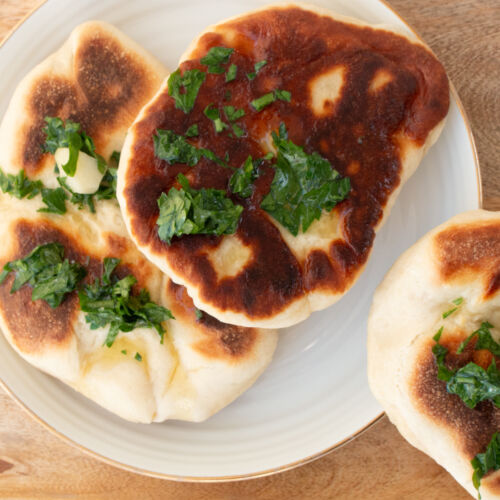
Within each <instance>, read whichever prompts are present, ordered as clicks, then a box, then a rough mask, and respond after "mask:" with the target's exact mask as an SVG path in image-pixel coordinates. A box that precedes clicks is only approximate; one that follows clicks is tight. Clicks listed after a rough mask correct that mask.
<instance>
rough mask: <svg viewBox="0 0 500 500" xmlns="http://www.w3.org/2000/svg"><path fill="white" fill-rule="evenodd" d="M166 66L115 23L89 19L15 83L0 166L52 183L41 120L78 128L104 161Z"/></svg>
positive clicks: (2, 132)
mask: <svg viewBox="0 0 500 500" xmlns="http://www.w3.org/2000/svg"><path fill="white" fill-rule="evenodd" d="M167 75H168V72H167V70H166V68H165V67H164V66H163V65H162V64H161V63H160V62H159V61H157V60H156V59H155V58H154V57H153V56H151V54H149V53H148V52H147V51H145V50H144V49H143V48H142V47H140V46H139V45H138V44H137V43H135V42H134V41H133V40H131V39H130V38H128V37H127V36H126V35H124V34H123V33H122V32H121V31H120V30H118V29H117V28H115V27H114V26H112V25H110V24H108V23H105V22H101V21H89V22H86V23H84V24H81V25H79V26H78V27H76V28H75V29H74V30H73V31H72V32H71V35H70V37H69V38H68V40H67V41H66V43H64V45H62V47H61V48H60V49H59V50H57V51H56V52H55V53H54V54H52V55H51V56H49V57H48V58H47V59H45V60H44V61H43V62H41V63H40V64H39V65H38V66H36V67H35V68H34V69H33V70H31V71H30V72H29V73H28V74H27V75H26V76H25V77H24V78H23V80H22V81H21V82H20V83H19V85H18V87H17V88H16V91H15V92H14V95H13V96H12V99H11V101H10V103H9V107H8V109H7V111H6V113H5V115H4V118H3V121H2V125H1V127H0V166H1V168H2V170H3V171H4V172H7V173H12V174H17V173H18V171H19V170H20V169H24V170H25V172H26V175H27V176H28V177H29V178H32V179H40V180H42V181H43V183H44V184H45V185H46V186H47V187H51V188H55V187H58V186H59V185H58V184H57V181H56V179H55V176H54V174H53V168H54V158H53V156H52V155H51V154H49V153H44V151H43V149H42V145H43V144H44V142H45V134H44V132H43V128H44V127H45V125H46V123H45V121H44V119H45V117H46V116H54V117H55V116H57V117H59V118H62V119H63V120H67V119H69V120H71V121H73V122H77V123H79V124H81V126H82V130H84V131H85V132H86V133H87V134H88V135H89V136H90V137H92V139H93V140H94V143H95V146H96V151H97V152H98V153H99V154H100V155H102V156H103V157H104V158H105V159H106V160H107V159H108V158H109V157H110V156H111V154H112V153H113V151H120V150H121V148H122V145H123V141H124V138H125V134H126V132H127V129H128V127H129V126H130V124H131V123H132V122H133V120H134V119H135V117H136V115H137V113H138V112H139V111H140V109H141V108H142V106H143V105H144V104H145V103H146V102H147V101H148V100H149V99H150V98H151V97H152V96H153V95H154V94H155V92H156V91H157V90H158V88H159V86H160V84H161V82H162V81H163V79H164V78H165V77H166V76H167Z"/></svg>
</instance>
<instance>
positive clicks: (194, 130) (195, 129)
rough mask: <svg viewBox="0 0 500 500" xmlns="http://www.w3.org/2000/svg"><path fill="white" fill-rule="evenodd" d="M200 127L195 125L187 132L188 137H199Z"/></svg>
mask: <svg viewBox="0 0 500 500" xmlns="http://www.w3.org/2000/svg"><path fill="white" fill-rule="evenodd" d="M199 133H200V132H199V131H198V125H197V124H196V123H195V124H193V125H191V126H190V127H189V128H188V129H187V130H186V137H198V135H199Z"/></svg>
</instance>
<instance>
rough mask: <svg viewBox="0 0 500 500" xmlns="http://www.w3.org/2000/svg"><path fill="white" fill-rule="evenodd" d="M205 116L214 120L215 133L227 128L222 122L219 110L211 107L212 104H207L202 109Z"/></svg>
mask: <svg viewBox="0 0 500 500" xmlns="http://www.w3.org/2000/svg"><path fill="white" fill-rule="evenodd" d="M203 113H204V114H205V116H206V117H207V118H208V119H209V120H212V121H213V122H214V127H215V131H216V132H217V133H219V132H222V131H223V130H224V129H226V128H228V125H227V124H226V123H224V122H223V121H222V120H221V118H220V113H219V110H218V109H217V108H215V107H213V104H209V105H208V106H207V107H206V108H205V110H204V111H203Z"/></svg>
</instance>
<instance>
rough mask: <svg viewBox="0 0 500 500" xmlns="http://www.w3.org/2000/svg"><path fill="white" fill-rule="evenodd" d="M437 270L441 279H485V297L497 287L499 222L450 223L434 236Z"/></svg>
mask: <svg viewBox="0 0 500 500" xmlns="http://www.w3.org/2000/svg"><path fill="white" fill-rule="evenodd" d="M435 245H436V249H437V252H438V255H439V263H440V273H441V277H442V279H443V280H444V281H454V280H460V279H467V278H468V277H469V276H471V275H474V276H477V275H478V274H479V275H482V276H484V277H485V278H486V282H485V296H484V298H485V299H487V298H490V297H492V296H493V295H494V294H495V293H497V291H498V289H499V288H500V224H499V223H498V222H485V223H477V224H471V225H466V226H452V227H450V228H448V229H446V230H444V231H441V232H440V233H439V234H438V235H437V236H436V238H435Z"/></svg>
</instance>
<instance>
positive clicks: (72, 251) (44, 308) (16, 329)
mask: <svg viewBox="0 0 500 500" xmlns="http://www.w3.org/2000/svg"><path fill="white" fill-rule="evenodd" d="M12 230H13V232H14V235H15V241H16V242H17V249H16V250H15V252H14V253H13V254H12V255H11V256H8V257H7V258H6V261H10V260H15V259H19V258H22V257H24V256H26V255H27V254H28V253H29V252H31V251H32V250H33V249H34V248H35V247H36V246H38V245H43V244H45V243H52V242H59V243H61V244H62V245H64V247H65V249H66V252H65V257H66V258H68V259H70V260H74V261H77V262H80V264H85V259H86V256H85V253H84V252H83V251H82V250H81V248H80V246H79V245H78V243H77V242H76V240H74V239H73V238H70V237H69V236H67V235H66V234H64V233H63V232H62V231H61V230H59V229H58V228H57V227H56V226H54V225H52V224H50V223H48V222H43V221H36V222H30V221H28V220H23V219H21V220H19V221H18V222H17V223H16V225H15V226H14V227H13V228H12ZM90 265H91V273H92V271H93V270H94V269H95V262H91V264H90ZM13 281H14V276H13V275H10V276H9V277H8V278H7V280H6V281H4V283H3V284H2V285H0V307H1V309H2V315H3V317H4V319H5V322H6V324H7V327H8V329H9V332H10V334H11V335H12V338H13V342H14V343H15V345H16V346H17V348H18V349H19V350H20V351H22V352H25V353H37V352H41V351H42V350H44V349H45V348H47V347H48V346H51V345H56V346H63V345H65V344H66V343H67V342H68V341H69V339H70V338H71V336H72V335H73V323H74V321H75V319H76V315H77V312H78V298H77V296H76V293H71V294H69V295H68V296H67V297H66V298H65V300H64V301H63V302H62V304H61V305H60V306H59V307H56V308H54V309H53V308H51V307H50V306H49V305H48V304H47V303H46V302H45V301H44V300H36V301H32V300H31V288H30V287H29V286H28V285H24V286H23V287H21V289H20V290H18V291H17V292H16V293H14V294H10V289H11V286H12V282H13Z"/></svg>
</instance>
